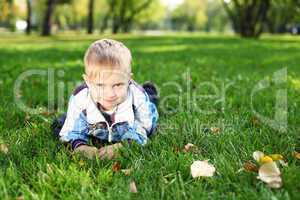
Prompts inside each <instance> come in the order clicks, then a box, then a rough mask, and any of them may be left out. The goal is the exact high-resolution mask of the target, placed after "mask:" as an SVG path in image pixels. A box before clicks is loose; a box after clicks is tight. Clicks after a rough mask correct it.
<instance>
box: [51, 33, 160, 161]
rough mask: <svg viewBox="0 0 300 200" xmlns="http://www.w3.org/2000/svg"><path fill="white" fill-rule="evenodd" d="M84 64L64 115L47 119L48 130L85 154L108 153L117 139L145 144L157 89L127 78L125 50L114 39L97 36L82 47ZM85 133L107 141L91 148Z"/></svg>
mask: <svg viewBox="0 0 300 200" xmlns="http://www.w3.org/2000/svg"><path fill="white" fill-rule="evenodd" d="M84 66H85V74H83V79H84V84H82V85H80V86H79V87H77V88H76V89H75V91H74V92H73V94H72V95H71V97H70V99H69V104H68V111H67V114H66V115H65V117H62V118H60V119H58V120H56V121H55V122H54V123H53V125H52V128H53V131H54V133H55V134H56V135H57V136H58V137H59V138H60V140H61V141H62V142H67V143H70V144H71V146H72V149H73V150H74V151H75V152H79V153H82V154H83V155H85V156H86V157H88V158H95V157H99V158H100V159H103V158H108V159H110V158H113V157H114V155H115V153H114V151H115V150H116V149H118V148H120V147H122V144H121V142H122V141H129V142H130V141H132V140H133V141H136V142H137V143H138V144H140V145H145V144H146V143H147V140H148V137H149V136H150V135H151V134H153V132H154V131H155V128H156V125H157V120H158V112H157V107H156V106H157V102H158V97H157V90H156V88H155V87H154V85H153V84H151V83H149V82H148V83H145V84H144V85H143V87H141V86H140V85H138V84H137V83H136V82H135V81H134V80H132V79H131V76H132V73H131V53H130V50H129V49H128V48H127V47H126V46H125V45H123V44H122V43H121V42H118V41H115V40H111V39H102V40H98V41H96V42H94V43H93V44H91V46H90V47H89V48H88V50H87V51H86V53H85V56H84ZM61 126H62V127H61ZM89 138H94V139H95V138H96V139H97V140H100V141H104V142H108V143H112V144H111V145H107V146H105V147H102V148H100V149H97V148H96V147H94V146H90V145H88V139H89Z"/></svg>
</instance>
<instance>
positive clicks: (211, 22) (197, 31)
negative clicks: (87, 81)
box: [0, 0, 300, 199]
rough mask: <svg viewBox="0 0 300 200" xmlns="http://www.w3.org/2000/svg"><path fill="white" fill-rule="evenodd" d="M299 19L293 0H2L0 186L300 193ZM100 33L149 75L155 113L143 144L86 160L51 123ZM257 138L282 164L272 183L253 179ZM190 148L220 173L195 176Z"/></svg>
mask: <svg viewBox="0 0 300 200" xmlns="http://www.w3.org/2000/svg"><path fill="white" fill-rule="evenodd" d="M299 26H300V2H299V1H298V0H224V1H222V0H176V1H175V0H174V1H171V0H169V1H167V0H162V1H160V0H126V1H125V0H0V70H1V73H0V94H1V98H0V131H1V134H0V168H1V170H0V198H1V199H83V198H87V199H95V198H97V199H141V198H144V199H201V198H203V199H221V198H222V199H299V191H300V185H299V177H300V170H299V164H300V162H299V154H297V152H300V137H299V131H300V130H299V123H300V114H299V113H300V112H299V104H300V45H299V44H300V37H299V33H300V27H299ZM101 38H113V39H116V40H120V41H122V42H123V43H124V44H125V45H126V46H128V47H129V48H130V49H131V51H132V55H133V64H132V65H133V66H132V67H133V73H134V79H135V80H136V81H137V82H139V83H143V82H144V81H146V80H151V81H153V82H154V83H155V84H156V85H157V86H158V88H159V92H160V97H161V102H160V105H159V113H160V119H159V128H158V132H157V135H155V136H154V137H152V138H151V140H150V141H149V144H147V145H146V146H145V147H139V146H138V145H134V144H133V145H132V146H130V147H126V148H125V149H124V151H123V152H122V154H121V156H120V157H117V158H116V159H114V160H111V161H100V160H95V161H90V160H86V159H84V158H82V157H80V156H79V155H74V154H73V153H72V152H71V151H70V150H69V149H68V148H67V147H66V146H64V145H62V144H61V143H60V142H59V141H57V140H56V139H55V138H54V137H52V133H51V122H52V120H53V119H54V118H55V117H57V116H59V115H60V114H62V113H63V112H65V111H66V109H67V103H68V98H69V96H70V94H71V93H72V91H73V90H74V87H75V86H76V85H78V84H80V83H81V82H82V78H81V75H82V73H83V56H84V52H85V50H86V49H87V47H88V46H89V45H90V44H91V43H92V42H93V41H95V40H98V39H101ZM28 74H29V76H28V77H27V78H26V79H22V77H23V78H24V76H26V75H28ZM24 105H25V107H27V108H30V109H31V110H30V109H29V110H28V109H27V110H26V109H24ZM262 116H264V117H265V118H263V117H262ZM274 116H275V118H274ZM266 119H270V120H271V122H272V123H270V121H268V120H266ZM272 120H273V121H272ZM188 143H192V144H194V146H195V148H193V149H192V150H191V149H187V147H186V144H188ZM257 150H259V151H262V152H264V153H265V154H267V155H272V154H280V155H281V156H282V157H283V160H284V162H286V163H287V166H280V167H279V169H280V172H281V175H280V176H281V178H282V186H281V187H279V188H270V187H269V186H268V185H267V184H266V183H264V182H263V181H261V180H259V179H257V176H258V173H257V170H255V169H254V168H255V167H254V168H253V166H254V165H255V166H256V167H259V166H260V165H261V163H259V162H256V161H255V160H254V159H253V158H252V154H253V152H254V151H257ZM297 155H298V156H297ZM195 160H209V163H211V164H212V165H214V167H215V168H216V173H215V175H214V176H213V177H206V178H205V177H201V178H196V179H194V178H193V177H192V176H191V171H190V166H191V164H192V163H193V161H195ZM249 163H250V164H249ZM249 165H250V167H249ZM251 167H252V168H251ZM124 169H130V170H131V172H130V173H129V174H128V173H124V171H122V170H124ZM133 182H134V183H135V185H136V188H137V192H136V193H135V192H133V190H132V188H130V186H131V187H132V183H133Z"/></svg>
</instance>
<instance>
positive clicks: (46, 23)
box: [42, 0, 72, 36]
mask: <svg viewBox="0 0 300 200" xmlns="http://www.w3.org/2000/svg"><path fill="white" fill-rule="evenodd" d="M70 3H72V0H47V2H46V12H45V15H44V18H43V24H42V36H48V35H51V25H52V15H53V13H54V9H55V6H56V5H57V4H70Z"/></svg>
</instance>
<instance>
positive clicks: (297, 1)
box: [266, 0, 300, 33]
mask: <svg viewBox="0 0 300 200" xmlns="http://www.w3.org/2000/svg"><path fill="white" fill-rule="evenodd" d="M271 3H272V6H271V8H270V11H269V13H268V17H267V20H266V27H267V30H268V31H269V32H270V33H285V32H287V31H288V28H289V26H291V25H293V24H297V23H300V19H299V16H300V0H272V1H271ZM297 17H298V18H297Z"/></svg>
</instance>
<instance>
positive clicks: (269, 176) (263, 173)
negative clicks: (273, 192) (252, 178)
mask: <svg viewBox="0 0 300 200" xmlns="http://www.w3.org/2000/svg"><path fill="white" fill-rule="evenodd" d="M280 175H281V173H280V171H279V168H278V166H277V165H276V163H275V162H268V163H265V164H263V165H262V166H261V167H260V168H259V170H258V177H257V178H258V179H260V180H262V181H263V182H265V183H267V184H268V186H269V187H271V188H280V187H281V186H282V179H281V176H280Z"/></svg>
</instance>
